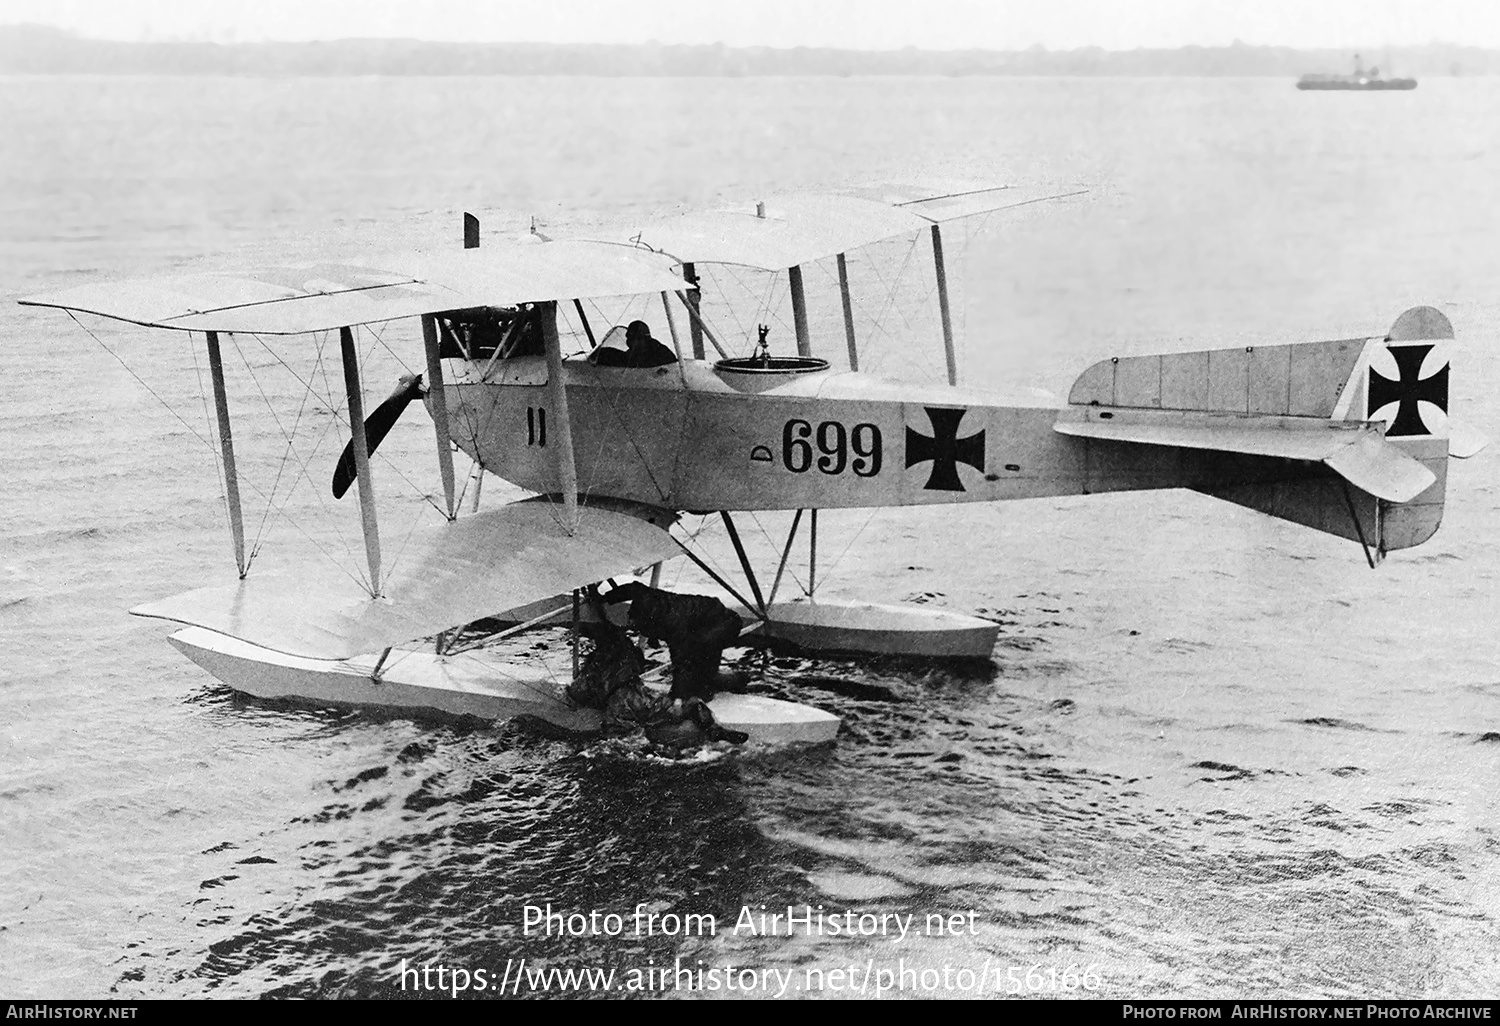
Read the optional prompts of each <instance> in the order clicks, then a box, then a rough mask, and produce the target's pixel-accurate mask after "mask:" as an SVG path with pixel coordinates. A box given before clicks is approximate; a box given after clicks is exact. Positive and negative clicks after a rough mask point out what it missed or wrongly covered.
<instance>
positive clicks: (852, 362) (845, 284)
mask: <svg viewBox="0 0 1500 1026" xmlns="http://www.w3.org/2000/svg"><path fill="white" fill-rule="evenodd" d="M839 298H841V299H842V300H843V301H844V341H845V342H847V343H849V369H850V370H852V371H857V370H859V349H858V348H857V347H856V346H855V345H854V305H853V302H852V301H851V300H850V298H849V265H848V263H846V262H845V260H844V254H842V253H840V254H839Z"/></svg>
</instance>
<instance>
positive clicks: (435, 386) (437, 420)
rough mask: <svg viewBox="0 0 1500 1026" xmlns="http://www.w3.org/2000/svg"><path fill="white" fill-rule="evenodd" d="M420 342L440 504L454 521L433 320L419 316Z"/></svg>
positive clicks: (449, 455) (450, 462)
mask: <svg viewBox="0 0 1500 1026" xmlns="http://www.w3.org/2000/svg"><path fill="white" fill-rule="evenodd" d="M422 342H423V344H424V345H425V346H426V347H427V395H428V398H429V399H431V401H432V427H433V431H434V432H435V433H436V435H437V451H438V472H439V473H440V474H442V476H443V500H444V502H445V503H446V504H447V509H448V519H449V520H456V519H457V518H458V506H457V505H456V504H455V502H454V498H453V440H452V439H451V438H449V437H448V397H447V395H446V394H445V393H444V392H443V360H442V351H441V347H440V346H439V345H438V331H437V318H436V317H435V316H433V315H432V314H423V315H422Z"/></svg>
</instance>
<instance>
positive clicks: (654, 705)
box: [568, 608, 680, 730]
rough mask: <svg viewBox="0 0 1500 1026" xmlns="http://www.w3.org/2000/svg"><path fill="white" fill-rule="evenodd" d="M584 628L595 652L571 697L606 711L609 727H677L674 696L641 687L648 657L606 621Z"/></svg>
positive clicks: (570, 689) (587, 659) (570, 688)
mask: <svg viewBox="0 0 1500 1026" xmlns="http://www.w3.org/2000/svg"><path fill="white" fill-rule="evenodd" d="M598 613H599V622H598V623H590V624H582V625H580V630H581V631H582V632H583V633H584V634H585V635H587V636H588V637H590V638H592V639H593V641H594V649H593V651H592V652H590V653H589V654H588V655H586V656H584V658H583V666H582V668H581V669H580V671H579V674H578V679H577V680H576V681H574V682H573V683H572V684H570V685H568V696H569V697H570V698H572V699H573V701H575V702H577V703H578V704H579V705H583V706H588V707H589V708H592V709H599V710H602V711H603V713H604V723H605V725H606V726H608V727H615V728H619V729H623V730H631V729H633V728H635V727H651V726H659V725H662V724H671V723H676V722H677V721H678V720H679V719H680V717H679V716H678V715H677V714H676V712H674V711H673V709H672V696H670V695H665V694H661V693H660V692H656V691H652V690H651V689H649V688H647V687H646V686H645V685H643V684H642V683H641V671H642V670H644V669H645V668H646V657H645V656H644V655H642V654H641V650H640V649H639V648H637V647H636V645H635V642H633V641H631V640H630V636H629V635H628V634H626V633H625V630H624V629H623V628H621V627H616V626H615V625H614V624H612V623H610V622H609V620H607V619H605V617H604V615H603V613H604V611H603V609H602V608H600V609H599V610H598Z"/></svg>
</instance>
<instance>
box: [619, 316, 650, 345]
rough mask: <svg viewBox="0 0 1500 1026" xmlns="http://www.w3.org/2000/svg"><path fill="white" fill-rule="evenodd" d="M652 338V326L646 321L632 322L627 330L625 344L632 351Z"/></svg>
mask: <svg viewBox="0 0 1500 1026" xmlns="http://www.w3.org/2000/svg"><path fill="white" fill-rule="evenodd" d="M650 338H651V325H649V324H647V323H646V322H645V321H631V322H630V324H629V325H628V326H627V327H626V328H625V344H626V345H627V346H629V347H631V348H632V349H634V348H635V347H636V346H637V345H639V344H640V343H642V342H646V341H649V340H650Z"/></svg>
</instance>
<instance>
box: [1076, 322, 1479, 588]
mask: <svg viewBox="0 0 1500 1026" xmlns="http://www.w3.org/2000/svg"><path fill="white" fill-rule="evenodd" d="M1452 338H1453V327H1452V325H1450V324H1449V323H1448V318H1446V317H1445V316H1443V314H1442V313H1440V312H1439V311H1437V310H1435V309H1433V308H1432V307H1426V306H1421V307H1414V308H1412V309H1410V310H1408V311H1406V312H1405V313H1403V314H1402V315H1401V316H1400V317H1398V318H1397V319H1396V323H1395V324H1394V325H1393V326H1392V327H1391V331H1390V334H1388V335H1387V336H1385V337H1384V338H1368V339H1337V340H1333V341H1328V342H1307V343H1300V344H1296V345H1283V346H1254V347H1248V348H1243V349H1221V350H1211V351H1204V352H1197V353H1173V354H1167V355H1161V356H1137V357H1117V358H1115V359H1113V360H1106V361H1103V362H1101V363H1097V364H1095V365H1094V366H1092V367H1090V368H1089V369H1088V370H1087V371H1085V372H1084V373H1083V374H1082V375H1080V376H1079V378H1078V380H1077V381H1076V382H1075V383H1074V385H1073V389H1072V391H1071V393H1070V394H1069V396H1068V402H1069V404H1070V407H1072V409H1070V410H1069V411H1065V412H1064V413H1063V414H1062V415H1060V416H1059V418H1058V423H1057V424H1056V429H1057V430H1058V431H1060V432H1062V433H1064V434H1069V435H1075V436H1082V437H1087V438H1092V439H1097V440H1100V441H1114V442H1135V443H1141V444H1145V445H1151V446H1170V447H1173V448H1176V449H1179V450H1190V451H1196V456H1195V457H1194V458H1182V459H1179V460H1178V461H1177V466H1178V467H1179V468H1180V470H1179V471H1178V473H1177V479H1176V480H1174V481H1172V482H1171V485H1176V486H1179V487H1187V488H1192V489H1194V490H1196V491H1200V492H1203V493H1204V494H1207V495H1213V496H1216V497H1217V498H1221V499H1225V500H1227V501H1229V502H1233V503H1236V504H1238V505H1241V506H1246V507H1248V508H1250V509H1255V510H1259V511H1260V512H1263V513H1267V514H1270V515H1271V516H1274V517H1279V518H1281V519H1284V520H1290V521H1293V522H1295V523H1299V524H1303V525H1305V526H1308V527H1312V528H1314V529H1316V530H1319V531H1324V532H1326V533H1329V534H1334V535H1338V536H1339V537H1343V538H1349V539H1351V540H1353V541H1358V542H1360V543H1361V544H1362V545H1363V546H1364V547H1365V551H1366V555H1367V557H1368V558H1369V560H1370V562H1371V565H1374V563H1375V562H1377V561H1378V559H1379V558H1380V557H1381V556H1383V555H1384V554H1385V553H1386V552H1387V551H1390V550H1393V549H1404V548H1409V547H1411V546H1413V545H1419V544H1421V543H1422V542H1424V541H1426V540H1427V539H1428V538H1430V537H1432V535H1433V533H1434V532H1435V531H1436V530H1437V528H1438V524H1439V523H1440V522H1441V521H1442V515H1443V496H1444V489H1445V485H1446V481H1447V470H1448V455H1449V424H1448V417H1447V411H1448V348H1449V347H1448V345H1447V342H1448V341H1450V340H1451V339H1452ZM1080 407H1082V408H1084V409H1081V410H1080V409H1079V408H1080ZM1482 444H1483V439H1482V438H1481V439H1479V441H1478V442H1477V443H1476V446H1477V445H1482ZM1464 447H1465V448H1470V447H1471V446H1470V443H1468V442H1465V443H1464ZM1204 450H1209V452H1205V451H1204ZM1475 451H1477V448H1476V450H1475ZM1459 454H1461V455H1470V454H1471V452H1463V453H1457V452H1456V453H1455V455H1459ZM1156 486H1157V487H1161V486H1170V485H1156Z"/></svg>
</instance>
